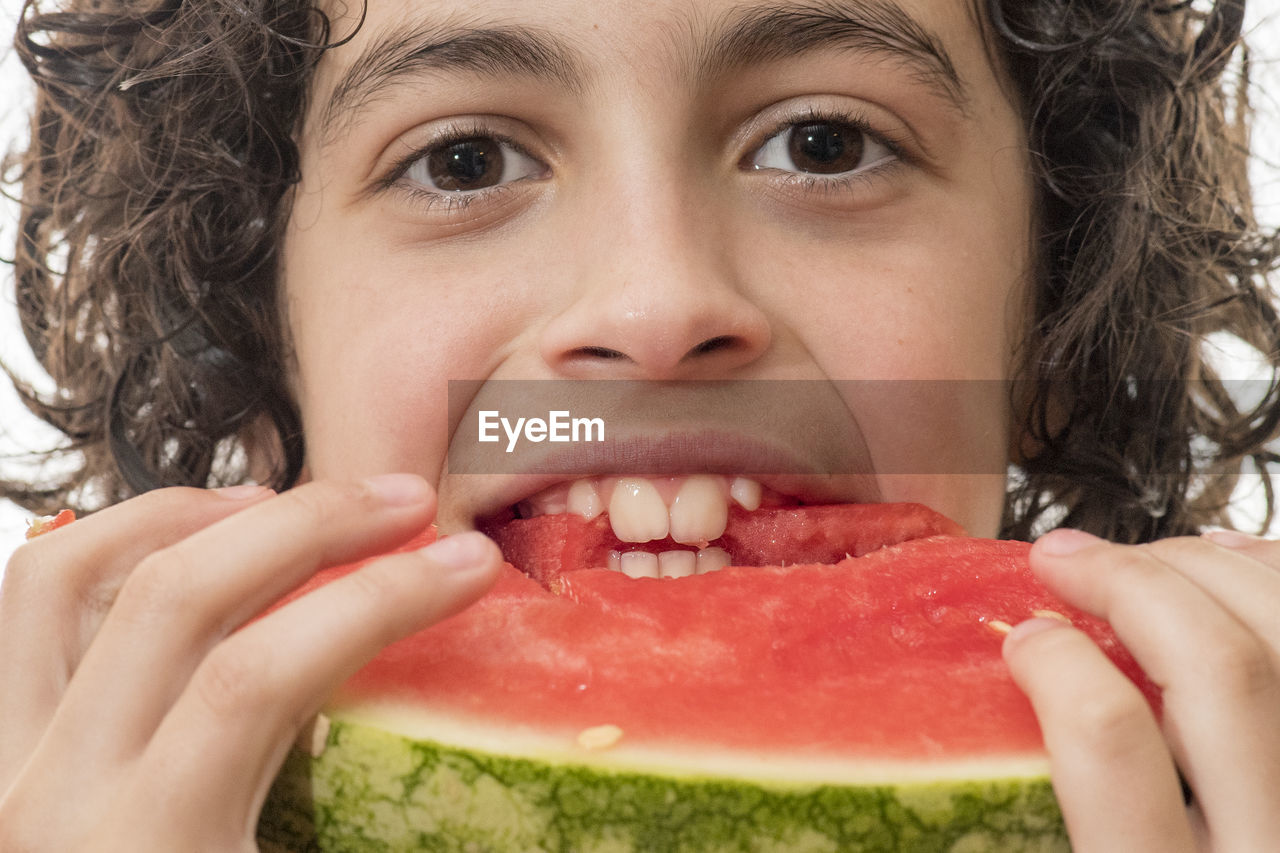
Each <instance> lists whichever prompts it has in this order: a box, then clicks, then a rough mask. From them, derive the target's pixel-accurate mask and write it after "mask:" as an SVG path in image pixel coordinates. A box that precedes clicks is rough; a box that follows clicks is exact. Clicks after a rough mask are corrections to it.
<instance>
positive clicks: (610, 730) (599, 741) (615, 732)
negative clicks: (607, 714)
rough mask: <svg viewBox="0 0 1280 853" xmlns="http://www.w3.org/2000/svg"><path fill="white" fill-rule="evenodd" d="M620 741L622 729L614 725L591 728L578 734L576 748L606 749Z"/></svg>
mask: <svg viewBox="0 0 1280 853" xmlns="http://www.w3.org/2000/svg"><path fill="white" fill-rule="evenodd" d="M621 739H622V729H620V728H618V727H617V726H615V725H609V724H606V725H603V726H592V727H591V728H589V729H583V730H582V731H580V732H578V746H580V747H582V748H583V749H590V750H597V749H608V748H609V747H611V746H613V745H614V744H615V743H617V742H618V741H619V740H621Z"/></svg>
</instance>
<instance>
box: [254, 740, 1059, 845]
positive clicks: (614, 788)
mask: <svg viewBox="0 0 1280 853" xmlns="http://www.w3.org/2000/svg"><path fill="white" fill-rule="evenodd" d="M259 832H260V840H261V841H262V842H263V843H262V849H263V850H264V851H267V850H286V849H288V850H299V851H302V850H306V851H324V853H339V852H340V853H366V851H368V853H373V851H377V853H387V852H388V851H418V850H422V851H441V853H444V851H459V853H462V851H466V853H502V852H505V851H512V853H515V851H520V852H521V853H523V852H524V851H559V852H560V853H569V851H572V852H573V853H623V851H671V852H672V853H713V851H714V853H729V851H734V853H738V852H739V851H744V852H745V851H750V853H773V851H777V853H784V851H785V853H818V851H868V852H870V851H876V853H892V851H911V853H930V852H931V851H939V853H942V851H946V853H979V851H981V853H1023V851H1026V853H1060V851H1068V850H1070V846H1069V844H1068V841H1067V835H1066V830H1065V828H1064V826H1063V823H1062V816H1061V812H1060V811H1059V808H1058V804H1057V801H1056V799H1055V798H1054V795H1053V791H1052V788H1051V786H1050V784H1049V780H1048V778H1047V777H1045V776H1037V777H1030V778H1018V777H1013V778H991V779H982V780H975V779H970V780H947V781H940V782H920V781H911V782H905V783H901V784H866V785H826V784H812V785H809V784H802V783H796V782H784V783H776V782H770V781H751V780H742V779H729V778H720V777H713V776H702V777H698V776H687V775H679V776H668V775H663V774H661V773H655V772H649V771H640V772H637V771H633V770H627V769H624V768H615V767H608V766H605V765H597V764H583V763H573V762H564V763H560V762H554V761H546V760H531V759H528V758H522V757H516V756H507V755H499V754H494V753H491V752H485V751H479V750H475V749H470V748H468V749H461V748H457V747H453V746H448V745H444V744H440V743H435V742H431V741H428V740H420V739H414V738H408V737H405V736H402V735H399V734H394V733H392V732H388V731H385V730H383V729H380V728H376V727H372V726H367V725H363V724H360V723H356V722H352V721H349V720H341V719H334V720H333V721H332V724H331V727H330V730H329V733H328V737H327V742H326V745H325V748H324V750H323V752H322V753H321V754H320V756H319V757H316V758H312V757H311V756H309V755H307V754H305V753H301V752H295V753H294V754H293V755H292V756H291V757H290V760H289V761H288V762H287V763H286V767H285V770H284V772H282V774H281V775H280V778H279V779H278V780H277V783H276V786H275V788H274V789H273V791H272V793H271V796H270V797H269V799H268V802H267V805H266V807H265V808H264V812H263V820H262V822H261V823H260V826H259ZM285 839H287V842H285V843H284V844H281V843H279V842H281V841H284V840H285ZM300 839H305V840H302V841H300Z"/></svg>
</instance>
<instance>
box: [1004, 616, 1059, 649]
mask: <svg viewBox="0 0 1280 853" xmlns="http://www.w3.org/2000/svg"><path fill="white" fill-rule="evenodd" d="M1067 624H1068V623H1066V622H1063V621H1062V620H1061V619H1048V618H1045V617H1043V616H1037V617H1035V618H1034V619H1028V620H1026V621H1025V622H1019V623H1018V624H1017V625H1014V626H1013V630H1012V631H1010V632H1009V635H1008V636H1007V637H1005V640H1004V641H1005V642H1006V643H1020V642H1022V641H1023V640H1025V639H1026V638H1027V637H1030V636H1032V635H1034V634H1039V633H1040V632H1042V631H1049V630H1052V629H1053V628H1065V627H1066V626H1067Z"/></svg>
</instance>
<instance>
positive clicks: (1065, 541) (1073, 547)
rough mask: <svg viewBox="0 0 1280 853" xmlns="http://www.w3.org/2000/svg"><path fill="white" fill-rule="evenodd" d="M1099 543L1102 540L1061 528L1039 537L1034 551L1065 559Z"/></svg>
mask: <svg viewBox="0 0 1280 853" xmlns="http://www.w3.org/2000/svg"><path fill="white" fill-rule="evenodd" d="M1101 541H1103V540H1101V539H1099V538H1098V537H1097V536H1094V535H1093V534H1092V533H1085V532H1084V531H1083V530H1072V529H1071V528H1069V527H1063V528H1059V529H1058V530H1051V531H1049V532H1048V533H1046V534H1045V535H1044V536H1041V537H1040V539H1039V540H1038V541H1037V542H1036V550H1038V551H1039V552H1040V553H1041V554H1046V555H1048V556H1050V557H1066V556H1068V555H1070V554H1074V553H1076V552H1077V551H1080V550H1083V549H1084V548H1088V547H1089V546H1090V545H1097V544H1098V543H1099V542H1101Z"/></svg>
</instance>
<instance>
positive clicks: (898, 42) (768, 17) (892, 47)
mask: <svg viewBox="0 0 1280 853" xmlns="http://www.w3.org/2000/svg"><path fill="white" fill-rule="evenodd" d="M823 48H827V49H830V48H844V49H848V50H856V51H861V52H864V53H875V54H883V55H885V56H887V57H890V58H894V59H897V60H899V61H900V62H902V63H903V64H904V65H905V66H907V67H908V68H909V69H911V71H912V73H913V75H914V77H915V80H916V82H918V83H922V84H924V85H925V86H927V87H929V88H930V89H932V90H933V91H934V94H936V95H938V96H939V97H940V98H942V100H943V101H945V102H947V103H948V104H949V105H951V106H953V107H954V108H955V109H956V110H957V111H959V112H961V113H966V112H967V103H968V94H967V91H966V89H965V86H964V83H963V82H962V81H961V79H960V75H959V73H958V72H957V71H956V66H955V62H954V61H952V59H951V56H950V54H948V53H947V50H946V48H945V47H944V46H943V44H942V40H941V39H939V38H938V36H936V35H935V34H933V33H932V32H930V31H929V30H928V29H926V28H925V27H924V26H923V25H922V24H921V23H920V22H918V21H917V20H915V19H914V18H912V17H911V16H910V15H909V14H907V12H906V10H904V9H903V8H902V7H901V6H898V5H897V4H895V3H892V2H883V0H873V2H854V3H848V2H827V3H813V4H807V5H797V6H761V7H758V8H753V9H748V10H745V11H744V12H742V13H740V14H738V15H737V16H735V17H734V18H733V19H732V20H731V21H730V22H729V23H728V25H727V26H725V27H724V28H723V29H722V30H721V32H720V35H719V37H718V38H717V39H716V40H715V41H714V42H713V43H712V44H711V46H710V47H708V48H707V49H705V51H704V52H703V55H702V58H701V60H700V62H699V63H698V71H699V74H701V75H704V76H710V75H713V74H717V73H724V72H727V71H732V70H735V69H738V68H743V67H746V66H749V65H761V64H765V63H768V62H776V61H778V60H782V59H787V58H789V57H792V56H798V55H800V54H803V53H807V52H810V51H814V50H819V49H823Z"/></svg>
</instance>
